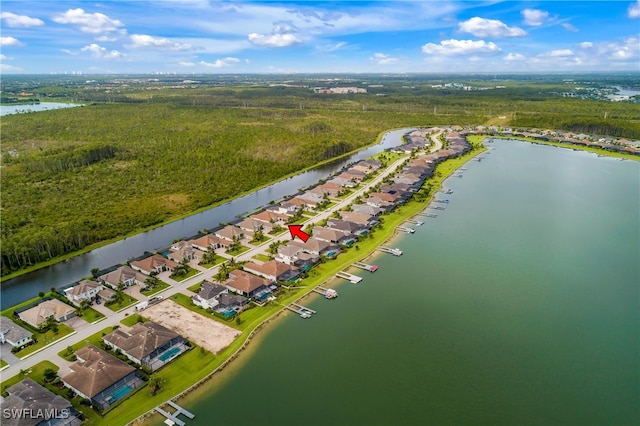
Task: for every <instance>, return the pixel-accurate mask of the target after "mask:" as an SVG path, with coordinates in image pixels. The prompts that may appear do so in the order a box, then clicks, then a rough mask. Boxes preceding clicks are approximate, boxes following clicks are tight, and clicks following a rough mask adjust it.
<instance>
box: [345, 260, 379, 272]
mask: <svg viewBox="0 0 640 426" xmlns="http://www.w3.org/2000/svg"><path fill="white" fill-rule="evenodd" d="M351 266H355V267H356V268H360V269H364V270H365V271H369V272H375V271H377V270H378V265H368V264H366V263H363V262H354V263H353V264H352V265H351Z"/></svg>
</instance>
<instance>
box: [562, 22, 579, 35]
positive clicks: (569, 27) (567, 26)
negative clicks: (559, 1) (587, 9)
mask: <svg viewBox="0 0 640 426" xmlns="http://www.w3.org/2000/svg"><path fill="white" fill-rule="evenodd" d="M562 28H564V29H565V30H567V31H571V32H572V33H577V32H578V29H577V28H576V27H574V26H573V25H571V24H569V23H568V22H565V23H564V24H562Z"/></svg>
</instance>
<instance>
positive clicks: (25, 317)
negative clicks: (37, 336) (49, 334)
mask: <svg viewBox="0 0 640 426" xmlns="http://www.w3.org/2000/svg"><path fill="white" fill-rule="evenodd" d="M75 314H76V311H75V309H74V308H72V307H71V306H69V305H67V304H66V303H62V302H61V301H59V300H58V299H49V300H45V301H44V302H42V303H39V304H38V305H36V306H34V307H33V308H31V309H27V310H26V311H22V312H20V313H19V314H18V317H19V318H20V319H21V320H22V321H24V322H26V323H27V324H29V325H32V326H34V327H40V326H41V325H42V324H44V323H45V322H47V318H49V317H53V319H55V320H56V321H66V320H68V319H69V318H71V317H72V316H74V315H75Z"/></svg>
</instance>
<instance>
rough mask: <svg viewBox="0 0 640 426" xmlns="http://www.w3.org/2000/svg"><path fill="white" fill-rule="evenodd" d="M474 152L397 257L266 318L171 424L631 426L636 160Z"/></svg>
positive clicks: (639, 233) (637, 346)
mask: <svg viewBox="0 0 640 426" xmlns="http://www.w3.org/2000/svg"><path fill="white" fill-rule="evenodd" d="M488 146H490V147H493V148H494V149H492V150H491V154H485V155H484V157H485V159H484V160H483V161H482V162H475V161H471V162H469V163H468V164H466V165H465V167H467V168H468V170H467V171H464V172H463V173H464V177H463V178H456V177H452V178H450V179H449V180H448V181H447V182H446V186H447V187H449V188H452V189H453V190H454V193H453V194H451V195H444V194H439V195H438V197H439V198H448V199H450V203H449V204H444V205H445V206H446V210H444V211H440V212H437V213H438V217H437V218H435V219H429V218H425V219H424V221H425V224H424V225H423V226H420V227H416V229H417V231H416V233H415V234H413V235H403V236H400V237H398V238H396V239H395V240H394V241H392V242H391V243H390V245H392V246H394V247H396V246H397V247H399V248H401V249H402V250H403V251H404V255H403V256H401V257H394V256H391V255H386V254H381V255H377V256H376V257H375V258H373V259H370V260H369V262H371V263H373V262H375V263H376V264H377V265H378V266H379V270H378V271H377V272H376V273H373V274H372V273H369V272H366V271H361V270H357V271H358V272H355V271H352V272H354V273H357V274H358V275H361V276H363V277H364V278H365V279H364V280H363V281H362V282H361V283H360V284H357V285H354V284H349V283H344V282H340V283H339V284H338V283H337V282H336V283H333V285H332V286H334V287H335V288H336V289H337V290H338V291H339V293H340V296H339V298H338V299H336V300H332V301H328V300H324V299H322V298H320V297H317V298H313V299H312V300H307V301H305V304H307V305H309V306H310V307H312V308H313V309H315V310H317V311H318V314H317V315H315V316H314V317H313V318H311V319H307V320H304V319H301V318H299V317H297V316H295V315H287V317H285V318H282V319H279V320H278V321H277V322H276V324H275V325H273V326H270V327H269V328H268V330H267V332H266V333H265V334H264V335H263V336H262V337H261V338H259V342H257V344H255V345H254V344H252V345H251V346H252V348H251V349H250V350H249V351H247V352H249V353H250V354H243V355H242V356H241V358H240V359H239V360H238V362H234V363H232V364H236V365H235V366H231V367H229V368H228V369H227V371H225V372H224V373H223V375H222V377H216V378H214V379H212V380H211V381H209V382H208V383H207V384H205V385H204V386H203V387H201V388H200V389H198V390H197V391H196V393H195V394H194V395H192V396H189V397H188V398H187V399H184V400H181V401H180V403H181V404H183V405H184V406H185V408H187V409H189V410H191V411H192V412H193V413H195V414H196V417H195V419H194V420H187V425H188V426H192V425H193V426H195V425H203V426H204V425H212V424H218V425H289V424H291V425H300V424H304V425H401V424H407V425H427V424H428V425H627V424H628V425H637V424H640V414H639V407H640V402H639V401H640V367H639V365H640V361H639V360H640V315H639V309H640V302H639V294H640V293H639V285H640V284H639V283H640V267H639V259H640V163H638V162H632V161H619V160H616V159H612V158H599V157H596V156H595V155H594V154H589V153H585V152H574V151H572V150H568V149H560V148H554V147H548V146H539V145H532V144H529V143H526V142H514V141H495V142H493V143H491V144H488ZM223 378H224V380H223V383H222V384H218V382H220V380H221V379H223Z"/></svg>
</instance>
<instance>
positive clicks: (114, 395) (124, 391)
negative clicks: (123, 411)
mask: <svg viewBox="0 0 640 426" xmlns="http://www.w3.org/2000/svg"><path fill="white" fill-rule="evenodd" d="M132 390H133V389H131V387H130V386H129V385H124V386H123V387H121V388H120V389H118V390H116V391H115V392H114V393H112V394H111V397H112V398H113V399H115V400H116V401H118V400H120V399H122V398H123V397H124V396H125V395H126V394H128V393H129V392H131V391H132Z"/></svg>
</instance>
